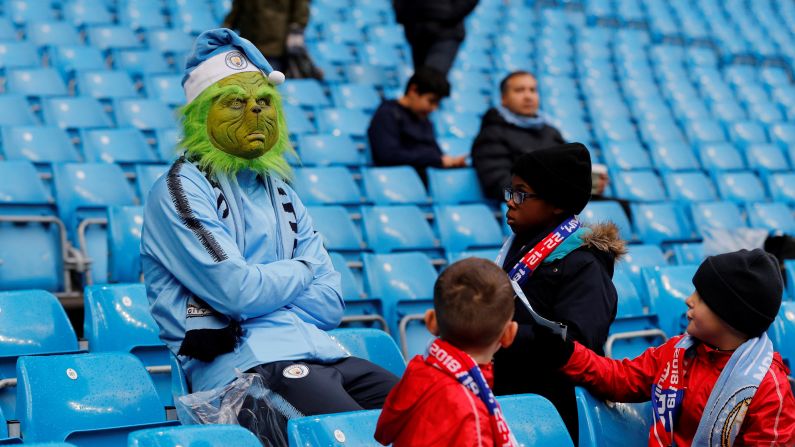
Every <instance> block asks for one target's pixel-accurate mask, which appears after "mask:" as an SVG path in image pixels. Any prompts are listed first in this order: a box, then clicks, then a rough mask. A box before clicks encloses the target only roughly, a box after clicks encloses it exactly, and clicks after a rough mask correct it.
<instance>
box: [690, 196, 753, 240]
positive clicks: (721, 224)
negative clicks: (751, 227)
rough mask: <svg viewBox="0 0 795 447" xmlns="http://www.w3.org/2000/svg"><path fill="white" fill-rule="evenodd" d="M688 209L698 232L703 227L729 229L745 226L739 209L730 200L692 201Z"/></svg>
mask: <svg viewBox="0 0 795 447" xmlns="http://www.w3.org/2000/svg"><path fill="white" fill-rule="evenodd" d="M690 211H691V213H692V215H693V223H694V224H695V226H696V230H697V231H698V232H699V233H701V230H702V229H704V228H717V229H724V230H731V229H734V228H744V227H747V225H746V223H745V218H743V216H742V213H741V212H740V209H739V208H738V206H737V204H735V203H732V202H703V203H694V204H693V205H691V208H690Z"/></svg>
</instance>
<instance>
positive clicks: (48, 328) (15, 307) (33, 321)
mask: <svg viewBox="0 0 795 447" xmlns="http://www.w3.org/2000/svg"><path fill="white" fill-rule="evenodd" d="M20 341H24V343H20ZM77 350H78V345H77V335H75V331H74V329H73V328H72V325H71V323H69V318H68V317H67V316H66V312H65V311H64V309H63V307H62V306H61V303H60V302H59V301H58V298H56V297H55V295H52V294H50V293H48V292H45V291H43V290H22V291H15V292H0V379H12V378H15V377H17V370H16V364H17V358H19V357H20V356H23V355H39V354H41V355H48V354H62V353H70V352H77ZM16 394H17V390H16V389H14V387H4V388H0V410H1V411H2V414H3V415H5V416H6V418H8V419H17V413H16ZM18 416H19V417H21V416H22V415H21V414H19V415H18ZM0 424H1V425H3V426H5V420H0Z"/></svg>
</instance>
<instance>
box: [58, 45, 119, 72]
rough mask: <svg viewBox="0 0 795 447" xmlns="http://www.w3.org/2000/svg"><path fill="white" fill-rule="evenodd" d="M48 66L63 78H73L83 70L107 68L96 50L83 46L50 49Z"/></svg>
mask: <svg viewBox="0 0 795 447" xmlns="http://www.w3.org/2000/svg"><path fill="white" fill-rule="evenodd" d="M114 59H115V58H114ZM50 65H51V66H52V67H55V68H56V69H58V71H59V72H61V74H62V75H64V76H73V75H74V73H76V72H78V71H83V70H103V69H105V68H107V67H106V65H105V59H104V58H103V56H102V52H101V51H99V49H98V48H94V47H91V46H83V45H66V46H65V45H59V46H57V47H54V48H52V49H50Z"/></svg>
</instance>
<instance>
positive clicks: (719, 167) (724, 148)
mask: <svg viewBox="0 0 795 447" xmlns="http://www.w3.org/2000/svg"><path fill="white" fill-rule="evenodd" d="M698 153H699V157H700V158H701V165H702V166H703V167H704V169H705V170H707V171H738V170H743V169H745V162H744V161H743V157H742V155H740V151H738V150H737V149H735V147H734V146H732V145H731V144H729V143H707V144H703V145H700V146H699V149H698Z"/></svg>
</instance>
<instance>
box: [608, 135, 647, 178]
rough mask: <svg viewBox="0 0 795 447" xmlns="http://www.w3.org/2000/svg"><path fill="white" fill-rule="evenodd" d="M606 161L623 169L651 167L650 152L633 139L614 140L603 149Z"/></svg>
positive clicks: (613, 166)
mask: <svg viewBox="0 0 795 447" xmlns="http://www.w3.org/2000/svg"><path fill="white" fill-rule="evenodd" d="M602 155H603V156H604V159H605V163H607V165H608V166H610V167H612V168H618V169H621V170H625V171H628V170H633V169H651V167H652V165H651V160H650V158H649V153H648V152H647V151H646V150H645V149H643V147H642V146H641V145H640V144H638V143H636V142H632V141H613V142H610V144H608V145H607V146H606V147H605V148H604V150H603V151H602Z"/></svg>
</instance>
